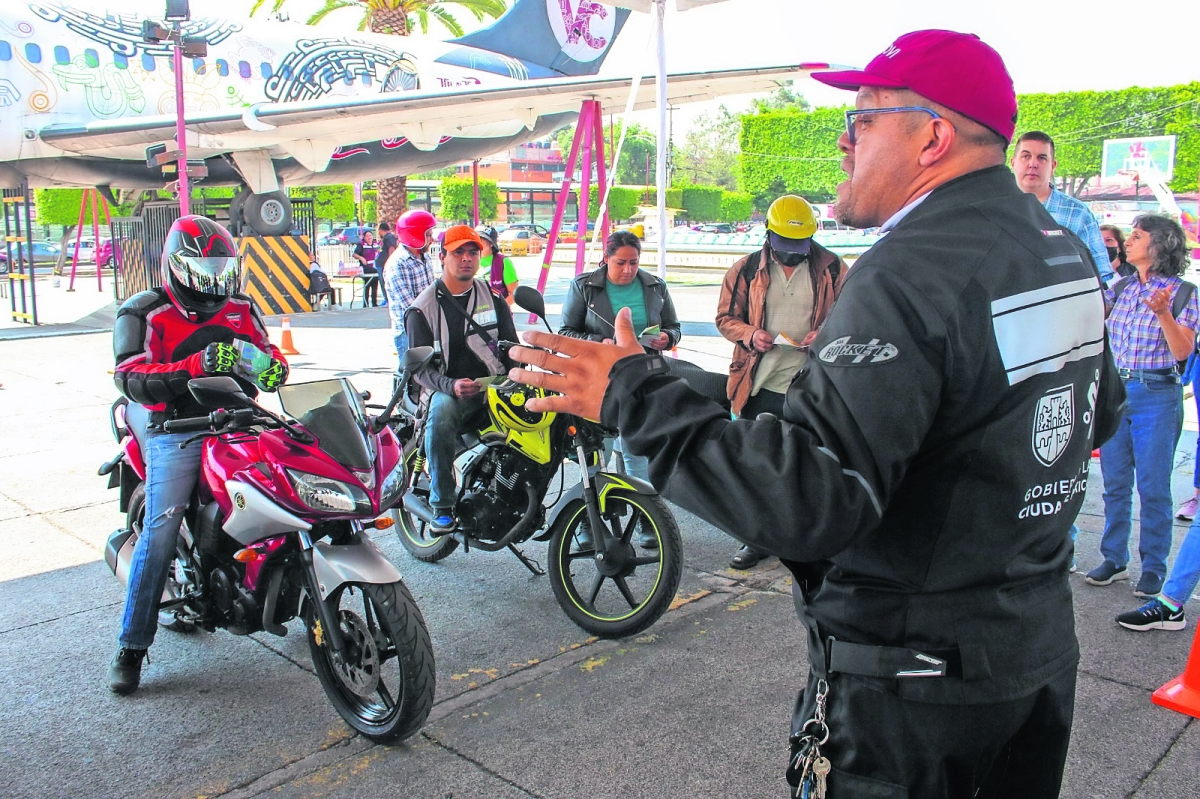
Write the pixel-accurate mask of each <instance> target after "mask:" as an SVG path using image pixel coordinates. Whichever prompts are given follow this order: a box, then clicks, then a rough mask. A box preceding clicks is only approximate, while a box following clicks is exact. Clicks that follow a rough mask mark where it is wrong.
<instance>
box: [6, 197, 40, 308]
mask: <svg viewBox="0 0 1200 799" xmlns="http://www.w3.org/2000/svg"><path fill="white" fill-rule="evenodd" d="M29 200H30V197H29V181H28V180H25V181H22V184H21V188H19V189H4V193H3V204H4V256H5V261H4V265H5V268H6V271H7V273H8V274H6V275H5V276H4V277H5V279H6V280H7V286H6V288H7V289H8V298H9V305H10V306H11V307H12V319H13V321H14V322H24V323H25V324H29V325H36V324H37V323H38V318H37V286H36V283H35V282H34V279H33V278H34V273H33V265H34V260H33V248H32V247H31V246H30V245H31V244H32V241H31V240H30V237H29V234H30V233H31V232H32V231H33V215H32V213H31V212H30V207H31V206H32V205H33V203H31V202H30V201H29ZM18 294H19V300H20V301H19V302H18ZM18 305H19V306H20V310H18Z"/></svg>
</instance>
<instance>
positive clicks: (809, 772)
mask: <svg viewBox="0 0 1200 799" xmlns="http://www.w3.org/2000/svg"><path fill="white" fill-rule="evenodd" d="M792 765H793V767H794V768H795V769H796V770H797V771H798V772H799V773H800V783H799V784H798V785H797V786H796V794H795V795H796V797H797V799H825V777H826V776H827V775H828V774H829V770H830V769H831V768H833V765H832V764H831V763H830V762H829V758H827V757H825V756H824V755H822V754H821V745H820V744H819V743H817V739H816V738H815V737H813V736H811V735H806V736H804V738H803V739H802V740H801V741H800V749H799V750H798V751H797V752H796V757H795V759H793V761H792Z"/></svg>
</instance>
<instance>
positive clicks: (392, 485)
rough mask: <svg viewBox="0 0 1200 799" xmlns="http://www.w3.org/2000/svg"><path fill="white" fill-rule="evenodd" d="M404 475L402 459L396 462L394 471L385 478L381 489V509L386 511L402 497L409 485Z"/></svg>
mask: <svg viewBox="0 0 1200 799" xmlns="http://www.w3.org/2000/svg"><path fill="white" fill-rule="evenodd" d="M404 476H405V475H404V461H403V459H402V460H400V462H398V463H397V464H396V468H395V469H392V473H391V474H389V475H388V476H387V477H386V478H384V481H383V488H382V489H380V491H379V510H381V511H385V510H387V509H389V508H391V507H392V506H393V505H395V504H396V503H397V502H399V501H400V497H401V496H403V495H404V489H405V488H406V487H407V485H408V481H407V480H405V479H404Z"/></svg>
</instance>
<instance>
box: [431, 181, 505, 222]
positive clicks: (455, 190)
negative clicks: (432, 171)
mask: <svg viewBox="0 0 1200 799" xmlns="http://www.w3.org/2000/svg"><path fill="white" fill-rule="evenodd" d="M473 185H474V184H473V183H472V181H470V180H466V179H464V178H444V179H443V180H442V185H441V186H440V187H439V188H438V194H439V195H440V196H441V198H442V210H441V213H440V214H439V218H440V221H442V222H446V223H451V222H453V221H455V220H469V219H471V213H472V202H473V197H472V186H473ZM499 205H500V188H499V186H497V185H496V181H494V180H480V181H479V218H480V219H495V218H496V208H497V207H499Z"/></svg>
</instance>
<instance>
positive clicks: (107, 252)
mask: <svg viewBox="0 0 1200 799" xmlns="http://www.w3.org/2000/svg"><path fill="white" fill-rule="evenodd" d="M66 249H67V263H70V262H71V259H72V258H74V257H75V240H74V239H69V240H68V241H67V248H66ZM96 254H97V253H96V241H95V239H91V238H86V239H80V240H79V263H81V264H94V263H96ZM99 255H100V265H101V266H112V241H111V240H110V239H101V241H100V253H99Z"/></svg>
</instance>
